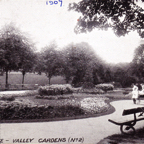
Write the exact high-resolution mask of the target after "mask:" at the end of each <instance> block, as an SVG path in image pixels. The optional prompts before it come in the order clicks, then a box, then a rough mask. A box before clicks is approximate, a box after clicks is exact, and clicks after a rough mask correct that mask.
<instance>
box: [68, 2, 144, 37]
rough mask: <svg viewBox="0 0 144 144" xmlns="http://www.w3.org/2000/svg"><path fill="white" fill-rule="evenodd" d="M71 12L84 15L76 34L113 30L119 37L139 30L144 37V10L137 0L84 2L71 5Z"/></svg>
mask: <svg viewBox="0 0 144 144" xmlns="http://www.w3.org/2000/svg"><path fill="white" fill-rule="evenodd" d="M141 1H142V2H143V1H144V0H141ZM69 10H74V11H76V12H79V13H81V14H82V16H81V17H80V18H79V19H78V23H77V25H76V27H75V32H76V33H82V32H87V31H89V32H90V31H92V30H93V29H94V28H99V29H102V30H103V29H104V30H106V29H108V28H112V29H113V31H114V33H115V34H116V35H117V36H124V35H125V34H127V33H129V32H130V31H133V30H137V32H138V33H139V35H140V36H141V37H144V31H143V30H144V25H143V23H144V10H143V8H141V7H140V6H138V4H137V0H82V1H80V2H78V3H71V4H69Z"/></svg>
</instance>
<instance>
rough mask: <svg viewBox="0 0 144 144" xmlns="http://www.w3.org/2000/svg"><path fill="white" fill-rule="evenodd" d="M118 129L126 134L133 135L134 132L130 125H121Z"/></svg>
mask: <svg viewBox="0 0 144 144" xmlns="http://www.w3.org/2000/svg"><path fill="white" fill-rule="evenodd" d="M120 131H121V133H123V134H126V135H134V134H135V128H134V127H133V126H132V125H121V126H120Z"/></svg>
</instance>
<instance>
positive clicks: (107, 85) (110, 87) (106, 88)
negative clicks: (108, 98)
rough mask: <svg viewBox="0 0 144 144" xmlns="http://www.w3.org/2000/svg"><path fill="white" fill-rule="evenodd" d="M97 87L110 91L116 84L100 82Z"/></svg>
mask: <svg viewBox="0 0 144 144" xmlns="http://www.w3.org/2000/svg"><path fill="white" fill-rule="evenodd" d="M95 87H96V88H97V89H102V90H103V91H109V90H113V89H114V86H113V85H112V84H98V85H96V86H95Z"/></svg>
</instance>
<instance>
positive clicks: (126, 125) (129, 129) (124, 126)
mask: <svg viewBox="0 0 144 144" xmlns="http://www.w3.org/2000/svg"><path fill="white" fill-rule="evenodd" d="M136 113H139V115H138V116H136ZM143 113H144V107H138V108H133V109H126V110H124V111H123V113H122V116H126V115H131V114H133V115H134V118H133V119H132V120H128V121H124V122H116V121H114V120H111V119H109V120H108V121H109V122H111V123H113V124H116V125H119V126H120V131H121V132H122V133H123V134H127V135H134V134H135V128H134V125H135V124H136V123H137V122H138V121H141V120H144V117H142V116H143Z"/></svg>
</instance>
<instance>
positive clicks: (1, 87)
mask: <svg viewBox="0 0 144 144" xmlns="http://www.w3.org/2000/svg"><path fill="white" fill-rule="evenodd" d="M38 87H39V85H38V84H8V85H7V86H6V85H5V84H0V91H4V90H36V89H37V88H38Z"/></svg>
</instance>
